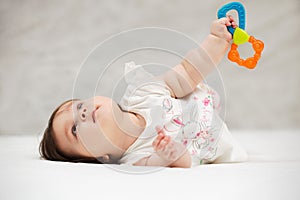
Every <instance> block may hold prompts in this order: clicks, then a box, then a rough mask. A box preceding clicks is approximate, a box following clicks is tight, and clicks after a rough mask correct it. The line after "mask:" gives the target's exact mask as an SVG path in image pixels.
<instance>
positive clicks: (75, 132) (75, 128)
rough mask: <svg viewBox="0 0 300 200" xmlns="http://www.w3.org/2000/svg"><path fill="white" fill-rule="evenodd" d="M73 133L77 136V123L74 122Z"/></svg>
mask: <svg viewBox="0 0 300 200" xmlns="http://www.w3.org/2000/svg"><path fill="white" fill-rule="evenodd" d="M71 131H72V134H73V135H74V136H76V134H77V125H76V124H74V125H73V126H72V130H71Z"/></svg>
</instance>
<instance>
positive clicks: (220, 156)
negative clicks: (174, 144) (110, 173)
mask: <svg viewBox="0 0 300 200" xmlns="http://www.w3.org/2000/svg"><path fill="white" fill-rule="evenodd" d="M125 81H126V82H127V83H128V87H127V90H126V92H125V94H124V96H123V97H122V99H121V101H120V106H121V108H122V109H124V110H127V111H130V112H134V113H138V114H140V115H141V116H142V117H144V119H145V121H146V128H145V130H144V131H143V132H142V133H141V135H140V137H139V138H138V139H137V140H136V141H135V142H134V143H133V144H132V145H131V146H130V147H129V148H128V149H127V151H126V152H125V153H124V154H123V156H122V158H121V159H120V163H121V164H122V163H124V164H134V163H135V162H137V161H138V160H140V159H142V158H144V157H147V156H150V155H151V154H152V153H154V149H153V147H152V142H153V140H154V139H155V138H156V136H157V132H156V130H155V127H156V126H158V125H159V126H161V127H163V128H164V131H165V133H166V134H167V135H170V136H171V137H172V138H173V139H174V140H176V141H178V142H181V143H182V144H183V145H185V146H186V147H187V149H188V150H189V152H190V154H191V156H192V161H193V164H192V166H196V165H199V164H204V163H223V162H242V161H245V160H246V159H247V154H246V152H245V151H244V150H243V148H242V147H241V146H240V145H239V144H238V143H237V141H236V140H235V139H234V138H233V137H232V135H231V133H230V132H229V131H228V129H227V126H226V125H225V123H224V122H223V121H222V120H221V118H220V117H219V116H218V114H217V112H216V111H215V110H216V108H217V107H218V106H219V102H218V99H216V98H217V95H216V92H215V91H214V90H212V89H211V88H209V87H208V86H207V85H205V84H199V85H198V86H197V88H196V90H195V91H194V92H193V93H191V94H189V95H187V96H185V97H184V98H180V99H176V98H173V97H171V93H170V91H169V90H168V89H167V86H166V84H165V83H164V82H163V81H159V80H158V79H156V78H155V77H154V76H153V75H152V74H150V73H149V72H147V71H146V70H144V69H143V67H142V66H139V65H135V63H134V62H129V63H126V64H125Z"/></svg>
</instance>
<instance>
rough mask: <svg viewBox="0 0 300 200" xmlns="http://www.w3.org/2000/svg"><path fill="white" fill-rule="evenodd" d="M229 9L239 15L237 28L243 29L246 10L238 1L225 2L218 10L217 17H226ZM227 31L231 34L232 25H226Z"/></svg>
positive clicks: (232, 30)
mask: <svg viewBox="0 0 300 200" xmlns="http://www.w3.org/2000/svg"><path fill="white" fill-rule="evenodd" d="M230 10H236V11H237V12H238V17H239V28H241V29H244V30H245V26H246V12H245V8H244V6H243V4H241V3H240V2H231V3H228V4H225V5H224V6H223V7H222V8H220V9H219V10H218V18H219V19H220V18H222V17H226V13H227V12H228V11H230ZM227 29H228V31H229V32H230V33H231V34H232V35H233V33H234V31H235V29H234V28H233V27H232V26H228V27H227Z"/></svg>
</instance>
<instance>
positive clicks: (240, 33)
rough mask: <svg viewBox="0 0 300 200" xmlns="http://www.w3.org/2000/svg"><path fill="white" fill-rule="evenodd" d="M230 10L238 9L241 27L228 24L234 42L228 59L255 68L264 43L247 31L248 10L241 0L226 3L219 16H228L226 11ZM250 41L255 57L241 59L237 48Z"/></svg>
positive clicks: (219, 11)
mask: <svg viewBox="0 0 300 200" xmlns="http://www.w3.org/2000/svg"><path fill="white" fill-rule="evenodd" d="M230 10H236V11H237V13H238V17H239V27H237V28H233V27H232V26H228V27H227V29H228V31H229V32H230V33H231V34H232V37H233V43H232V44H231V49H230V51H229V52H228V59H229V60H231V61H232V62H235V63H237V64H238V65H240V66H244V67H247V68H248V69H254V68H255V66H256V64H257V62H258V60H259V59H260V56H261V53H262V51H263V49H264V43H263V42H262V41H260V40H257V39H255V38H254V37H253V36H249V35H248V33H247V32H246V31H245V26H246V19H245V18H246V12H245V8H244V6H243V5H242V4H241V3H239V2H231V3H228V4H225V5H224V6H223V7H222V8H220V9H219V10H218V18H219V19H220V18H222V17H226V13H227V12H228V11H230ZM246 42H250V43H251V44H252V48H253V50H254V51H255V54H254V56H253V57H250V58H247V59H245V60H244V59H241V58H240V54H239V52H238V50H237V48H238V46H239V45H241V44H244V43H246Z"/></svg>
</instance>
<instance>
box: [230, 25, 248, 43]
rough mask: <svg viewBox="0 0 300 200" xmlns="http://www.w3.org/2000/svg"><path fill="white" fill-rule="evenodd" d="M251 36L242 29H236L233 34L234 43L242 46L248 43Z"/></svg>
mask: <svg viewBox="0 0 300 200" xmlns="http://www.w3.org/2000/svg"><path fill="white" fill-rule="evenodd" d="M249 38H250V36H249V35H248V33H247V32H246V31H244V30H243V29H241V28H236V29H235V31H234V34H233V43H234V44H237V45H240V44H244V43H246V42H248V40H249Z"/></svg>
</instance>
